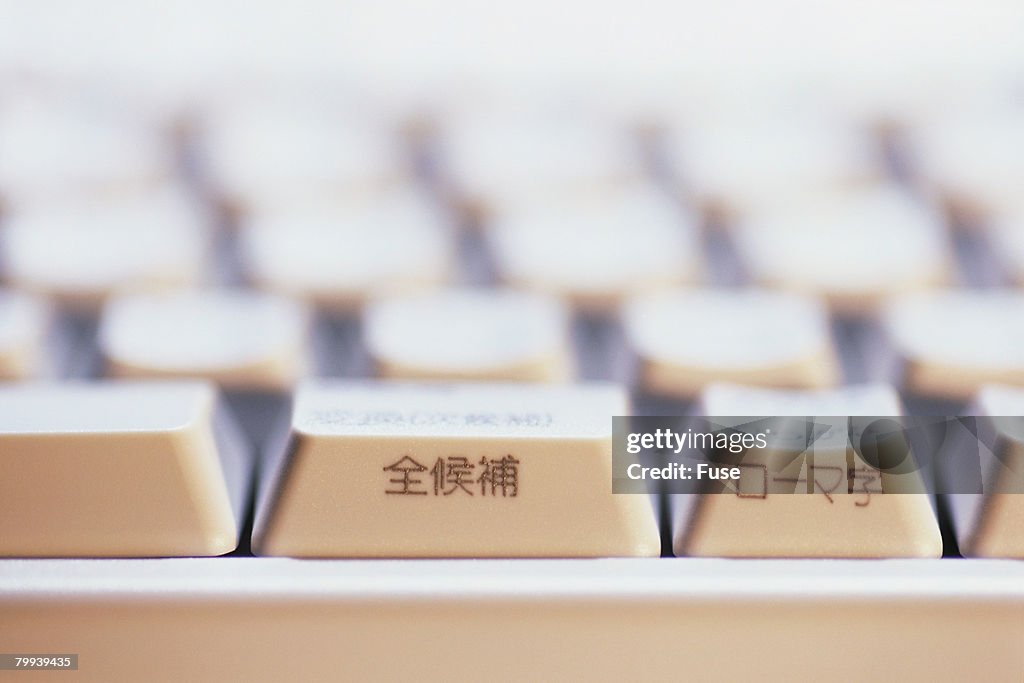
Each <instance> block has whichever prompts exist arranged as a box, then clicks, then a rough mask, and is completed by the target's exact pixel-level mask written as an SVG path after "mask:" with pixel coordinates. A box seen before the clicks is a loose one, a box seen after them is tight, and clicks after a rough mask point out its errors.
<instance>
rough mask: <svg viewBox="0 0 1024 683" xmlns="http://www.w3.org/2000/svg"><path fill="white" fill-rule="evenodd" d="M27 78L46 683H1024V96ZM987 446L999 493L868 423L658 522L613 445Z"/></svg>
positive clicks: (31, 351) (13, 477)
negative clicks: (884, 461) (811, 440)
mask: <svg viewBox="0 0 1024 683" xmlns="http://www.w3.org/2000/svg"><path fill="white" fill-rule="evenodd" d="M2 56H3V55H2V49H0V199H2V207H0V208H2V213H0V282H2V284H0V680H7V679H8V678H10V679H17V680H21V678H25V679H33V680H34V679H40V680H55V681H61V680H83V681H200V680H211V681H216V680H220V681H223V680H232V681H282V680H296V681H320V680H345V681H348V680H352V681H364V680H366V681H371V680H421V679H423V680H595V681H606V680H607V681H622V680H678V679H684V680H698V681H737V680H769V681H784V680H823V679H827V680H836V681H847V680H848V681H855V680H856V681H860V680H869V679H875V680H909V681H933V680H943V681H944V680H983V681H1020V680H1022V679H1024V654H1022V649H1021V646H1022V644H1024V564H1021V562H1020V559H1021V558H1024V497H1022V494H1021V491H1022V490H1024V478H1022V475H1021V471H1022V467H1024V463H1022V462H1021V457H1022V453H1021V448H1022V446H1021V444H1022V443H1024V427H1021V423H1022V421H1024V418H1022V417H1021V416H1022V415H1024V388H1021V387H1024V357H1022V353H1024V352H1022V351H1021V349H1024V331H1022V325H1024V307H1022V305H1021V303H1022V301H1024V299H1022V296H1024V294H1022V293H1021V291H1020V289H1019V286H1020V283H1021V281H1022V278H1021V273H1024V219H1022V217H1024V199H1022V197H1021V196H1020V195H1021V189H1022V188H1024V147H1022V146H1021V143H1022V139H1024V138H1022V136H1021V122H1022V121H1024V109H1022V108H1021V105H1020V103H1019V102H1015V101H1014V100H1013V97H1011V96H1010V94H1012V93H1011V91H1012V84H1010V83H1001V85H1002V86H1005V90H1006V93H1003V92H1002V91H1000V92H999V93H997V94H995V95H993V96H992V98H991V101H985V102H978V101H977V100H973V101H967V102H961V103H960V104H961V105H962V106H960V107H959V108H957V107H956V106H952V107H950V108H948V109H947V108H944V107H937V106H935V102H934V100H933V99H931V94H932V93H928V96H922V98H921V99H922V101H921V102H918V103H917V104H918V105H919V106H917V107H914V106H911V103H910V102H909V101H910V100H911V99H912V98H913V93H911V92H908V93H904V96H905V97H903V98H895V101H899V102H902V103H903V105H905V106H903V108H900V107H896V108H895V109H892V108H888V107H883V106H881V105H880V104H879V103H878V101H876V100H872V99H871V98H869V97H867V94H865V98H864V101H860V102H855V101H852V100H850V99H848V98H845V97H838V96H836V95H835V93H816V94H815V95H814V96H813V97H810V98H809V97H808V96H807V95H806V93H804V94H801V95H800V96H794V95H792V93H790V94H785V93H781V92H776V93H774V94H772V95H771V96H770V97H768V98H767V99H765V93H764V92H762V91H760V90H758V92H757V93H756V94H755V93H754V92H753V91H751V93H750V95H749V97H743V96H737V95H736V94H735V93H732V94H730V96H729V97H723V98H721V101H716V102H705V101H703V100H700V99H699V98H695V99H690V100H688V101H686V102H685V106H683V107H679V106H678V104H679V101H678V100H679V99H680V96H679V95H678V93H670V92H668V90H667V89H666V90H665V92H663V93H662V94H663V95H664V97H663V98H654V101H655V102H656V103H658V104H660V105H663V106H661V107H660V108H659V106H651V103H650V102H646V103H644V106H642V107H641V106H640V103H639V102H633V101H626V100H628V98H620V99H619V100H616V98H615V94H614V92H612V93H609V92H605V91H600V88H598V89H597V90H598V92H588V91H587V90H586V88H582V87H581V90H582V91H583V92H584V93H585V96H583V97H580V96H578V95H579V91H578V90H573V91H572V93H571V94H572V97H570V96H569V94H570V93H569V90H570V89H568V88H567V89H566V92H562V90H561V89H558V88H556V89H554V90H545V89H537V90H531V89H527V88H512V90H511V94H510V93H509V92H502V93H492V92H486V91H484V92H481V91H479V90H477V89H473V88H466V89H465V90H464V91H458V92H452V93H450V96H448V97H439V96H438V95H437V93H432V97H431V98H426V99H424V100H423V101H419V102H417V101H416V100H415V98H409V97H407V96H406V97H403V98H396V101H398V100H399V99H400V100H401V102H402V105H401V106H399V107H395V106H385V105H381V102H382V101H385V102H386V101H387V98H380V99H379V100H376V99H375V100H372V101H371V100H369V99H367V98H365V97H363V96H362V95H361V94H357V93H350V92H349V91H348V90H347V89H346V87H345V86H346V84H345V83H344V82H342V81H343V80H344V79H338V82H330V81H329V87H328V86H323V87H319V86H318V87H314V88H305V87H301V86H299V85H296V84H294V83H287V84H284V86H282V83H281V82H280V81H274V79H270V78H268V79H265V80H257V81H256V82H252V81H247V80H244V79H240V80H239V81H238V82H232V83H230V84H227V83H221V84H220V86H219V87H214V88H210V87H197V88H190V89H185V90H175V91H173V93H172V94H173V96H171V95H169V100H164V99H160V98H157V99H155V100H154V99H153V98H152V97H150V94H149V93H147V94H145V95H144V94H143V92H142V90H139V91H138V92H134V91H132V90H131V89H130V88H129V89H125V88H123V87H121V86H120V85H119V86H118V87H113V84H105V83H103V82H102V79H99V81H97V80H96V79H88V78H70V79H69V78H67V77H66V76H62V77H59V78H55V77H51V76H49V75H41V74H36V73H34V72H33V73H30V74H28V75H26V74H23V73H17V74H10V73H7V72H6V71H5V70H4V69H3V68H2V67H3V65H4V62H3V59H2ZM321 85H322V84H321ZM577 85H580V84H577ZM748 85H749V84H748ZM382 87H383V86H382ZM456 90H457V89H456ZM771 90H772V89H771V88H765V91H771ZM648 94H650V93H648ZM1004 94H1005V95H1006V96H1005V97H1003V95H1004ZM682 99H684V100H685V99H686V98H685V97H682ZM439 101H440V104H439ZM942 102H944V103H948V102H954V103H955V102H956V98H954V97H947V98H942ZM872 105H874V107H873V106H872ZM641 110H642V114H643V115H642V116H641V115H640V112H641ZM960 414H966V415H976V416H979V420H978V421H977V422H976V423H974V422H972V423H971V425H972V426H976V427H977V432H978V433H977V434H976V435H975V436H976V437H977V441H978V442H979V443H984V444H985V445H986V446H988V447H989V448H988V451H986V453H987V455H988V456H991V457H989V458H988V459H987V460H984V461H983V467H982V472H983V484H984V491H983V492H982V491H981V490H979V491H973V490H970V491H968V490H966V489H965V490H963V491H962V492H961V491H960V490H959V489H957V490H952V489H950V488H948V487H947V489H946V490H947V491H949V492H945V493H942V494H936V493H935V491H934V490H931V489H929V488H928V486H929V482H926V481H925V480H924V475H923V474H922V472H921V471H918V470H912V471H909V472H899V473H893V472H884V473H879V471H878V470H877V469H876V468H874V467H872V466H869V464H868V463H866V462H865V461H864V459H863V458H861V457H860V455H857V454H854V453H853V449H852V447H851V446H850V445H849V443H848V441H847V439H846V436H845V432H843V433H842V439H840V441H838V442H830V441H828V440H827V439H823V440H820V441H819V442H816V443H815V448H814V461H813V463H812V464H809V465H808V464H806V463H804V461H803V460H793V458H794V457H796V456H797V455H799V452H801V451H803V450H804V448H802V447H801V448H797V449H796V452H795V453H791V452H789V451H787V450H786V449H785V448H782V449H776V450H774V451H772V452H771V453H769V454H767V455H766V456H765V458H764V460H749V459H748V460H746V461H744V462H743V463H742V464H743V476H744V477H750V476H752V475H753V476H755V478H756V477H757V476H761V475H762V474H763V476H764V478H763V481H762V480H757V481H755V482H754V483H757V484H759V485H760V486H761V489H759V490H755V493H753V494H751V493H750V490H749V489H745V490H742V491H741V490H740V489H739V488H737V489H736V490H735V491H733V490H732V489H729V488H728V485H726V484H722V485H721V487H720V490H719V489H716V490H715V492H711V491H710V490H704V489H702V490H700V491H698V490H697V489H694V490H693V491H689V492H680V491H679V490H678V489H675V488H672V487H671V486H669V485H667V484H664V483H660V484H652V485H651V487H650V489H649V491H648V492H646V494H645V493H640V494H630V493H617V492H613V479H614V477H615V476H616V475H615V471H614V467H615V461H614V458H613V455H612V454H613V450H614V448H615V447H616V443H615V441H616V439H617V438H618V437H617V435H616V433H615V431H614V429H613V420H612V418H613V416H623V415H637V416H644V415H649V416H738V415H752V416H833V419H839V418H845V416H865V415H874V416H891V417H893V418H895V417H897V416H900V415H936V416H953V415H960ZM835 416H839V417H838V418H836V417H835ZM820 419H821V420H824V421H827V420H828V419H829V418H828V417H822V418H820ZM836 424H838V425H841V427H840V429H842V428H843V427H845V419H841V420H840V422H837V423H836ZM975 445H976V444H975ZM794 462H795V463H796V464H795V465H793V464H792V463H794ZM787 463H788V464H787ZM639 464H640V465H643V466H644V467H648V468H652V467H654V468H656V467H658V466H661V465H663V464H664V463H662V462H653V463H652V462H648V461H644V462H641V463H639ZM728 466H731V463H723V464H722V467H723V468H725V469H728ZM769 472H771V473H773V475H774V476H773V477H772V478H769ZM945 474H946V475H947V476H952V475H950V473H945ZM744 481H745V482H747V483H749V482H750V481H752V480H747V479H745V480H744ZM755 489H756V487H755ZM23 660H24V661H23ZM36 660H39V661H40V662H42V663H37V662H36ZM44 660H45V661H44ZM24 668H36V669H41V670H37V671H35V672H34V673H32V674H28V673H24V672H21V671H15V669H24ZM61 669H72V670H70V671H67V670H63V671H62V670H61Z"/></svg>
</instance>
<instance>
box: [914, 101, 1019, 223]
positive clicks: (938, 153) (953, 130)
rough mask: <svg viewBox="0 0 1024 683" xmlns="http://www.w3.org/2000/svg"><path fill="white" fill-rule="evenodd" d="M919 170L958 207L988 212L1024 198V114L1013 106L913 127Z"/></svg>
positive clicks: (972, 213)
mask: <svg viewBox="0 0 1024 683" xmlns="http://www.w3.org/2000/svg"><path fill="white" fill-rule="evenodd" d="M910 144H911V145H912V147H913V155H914V160H915V163H916V166H917V169H916V170H917V172H918V174H919V176H920V180H921V182H922V183H923V184H924V186H925V187H926V188H927V189H929V190H932V191H935V192H938V193H939V194H941V195H942V196H943V197H944V198H945V199H946V200H947V201H948V202H949V203H950V205H951V206H952V208H953V209H954V211H956V212H958V213H959V214H961V215H962V216H964V217H966V218H969V219H972V218H973V219H976V218H979V217H980V218H985V217H988V216H990V215H992V214H994V213H998V212H1000V211H1002V210H1005V209H1008V208H1013V207H1015V206H1018V205H1019V204H1020V201H1021V200H1020V190H1021V182H1022V179H1024V157H1022V155H1021V150H1022V149H1024V119H1022V117H1021V113H1020V111H1017V110H1014V109H1012V108H1010V107H1009V106H1007V107H1005V108H1001V109H1000V108H996V107H994V106H981V107H977V108H975V109H968V110H962V111H953V112H950V113H947V114H945V115H943V116H938V117H934V118H933V119H932V121H931V122H929V123H923V124H922V125H921V126H919V127H918V128H916V129H915V130H913V131H911V135H910Z"/></svg>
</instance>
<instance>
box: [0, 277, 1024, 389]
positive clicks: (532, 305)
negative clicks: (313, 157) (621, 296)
mask: <svg viewBox="0 0 1024 683" xmlns="http://www.w3.org/2000/svg"><path fill="white" fill-rule="evenodd" d="M49 320H50V316H49V315H48V313H47V311H46V307H45V306H44V305H43V304H40V303H39V302H38V301H37V300H36V299H33V298H31V297H29V296H26V295H22V294H16V293H11V292H4V293H0V375H2V376H3V377H5V378H30V377H35V376H47V375H49V376H55V375H56V376H62V375H68V374H74V373H68V372H67V371H66V370H65V369H62V367H61V366H60V362H61V361H60V358H61V356H60V353H61V351H62V350H65V351H66V347H67V345H68V344H73V343H74V342H72V341H69V340H68V339H65V338H64V337H65V336H66V335H67V331H66V329H65V327H63V326H55V327H52V328H51V326H50V325H49V323H48V321H49ZM314 321H315V318H314V316H313V314H312V311H311V309H310V307H309V306H307V305H305V304H303V303H301V302H299V301H298V300H295V299H291V298H288V297H284V296H279V295H274V294H263V293H258V292H254V291H249V290H239V289H220V290H189V291H182V292H172V293H157V294H147V293H134V294H119V295H116V296H114V297H112V298H111V299H110V300H109V301H108V302H107V303H106V305H105V307H104V309H103V312H102V315H101V317H100V321H99V328H98V334H97V345H98V351H99V355H100V356H101V357H102V359H103V360H104V361H105V367H106V373H107V374H109V375H111V376H115V377H205V378H209V379H213V380H215V381H218V382H220V383H221V384H223V385H225V386H230V387H233V388H237V389H280V388H284V387H288V386H290V385H292V384H293V383H294V382H296V381H297V380H298V379H300V378H302V377H304V376H309V375H321V376H323V375H338V374H340V375H348V376H366V375H368V374H373V373H376V374H377V375H378V376H382V377H390V378H407V379H463V380H517V381H541V382H564V381H570V380H574V379H595V378H597V379H615V380H618V381H626V382H634V381H635V383H636V384H638V385H639V387H640V388H642V389H646V390H648V391H650V392H651V393H653V394H658V395H666V396H674V397H680V398H689V397H692V396H694V395H695V394H696V393H697V392H698V391H699V390H700V389H701V388H702V387H703V386H704V385H705V384H708V383H710V382H715V381H732V382H740V383H745V384H751V385H759V386H769V387H790V388H808V389H811V388H827V387H831V386H837V385H839V384H840V383H842V382H843V380H844V377H843V368H842V364H841V362H840V359H839V356H838V353H837V345H836V344H834V342H833V334H832V329H831V328H830V325H829V321H828V316H827V313H826V309H825V308H824V307H823V306H822V305H821V304H820V303H818V302H817V301H815V300H814V299H812V298H809V297H805V296H801V295H797V294H788V293H783V292H776V291H771V290H762V289H718V290H707V289H670V290H665V291H662V292H658V293H653V294H648V295H640V296H638V297H635V298H633V299H630V300H629V301H628V302H627V303H626V304H625V306H624V308H623V314H622V316H621V324H619V323H616V322H612V323H608V324H607V325H606V326H605V327H603V328H598V329H597V330H596V331H594V330H592V331H591V332H592V334H593V335H604V336H605V341H604V342H602V343H607V344H609V345H611V346H612V347H613V348H612V349H611V350H610V351H609V362H610V365H609V366H608V367H604V368H599V369H598V371H596V372H593V371H587V372H583V371H581V369H580V367H579V365H578V361H579V360H580V359H579V357H578V355H577V353H576V350H577V349H576V347H575V346H574V331H575V330H577V329H579V327H578V325H574V323H573V320H572V318H571V316H570V314H569V311H568V309H567V307H566V306H565V305H564V304H562V303H561V302H559V301H558V300H557V299H555V298H552V297H548V296H544V295H540V294H531V293H525V292H518V291H515V290H490V289H479V288H475V289H439V290H435V291H432V292H428V293H422V294H410V295H403V296H393V297H387V298H381V299H375V300H374V301H372V302H371V303H369V304H367V306H366V307H365V309H364V311H363V314H362V324H361V326H358V325H357V326H356V330H357V332H356V336H357V339H355V340H354V341H352V340H350V341H352V343H353V344H354V346H352V347H351V348H342V347H341V346H340V342H339V337H338V335H332V334H330V333H329V330H327V331H325V329H324V325H325V323H323V322H322V321H321V322H319V323H315V322H314ZM870 329H875V330H876V331H877V332H878V335H877V340H876V342H875V343H873V344H872V345H871V346H870V347H868V348H863V349H859V352H860V353H862V354H864V355H870V356H872V357H873V358H874V359H875V360H876V361H879V362H876V364H875V366H874V367H875V368H876V371H875V376H873V377H872V376H869V377H866V378H865V377H860V378H853V379H854V380H860V381H863V380H864V379H874V380H876V381H877V380H889V381H896V380H897V378H899V377H901V378H902V384H903V386H904V387H905V388H906V389H908V390H909V391H911V392H913V393H915V394H919V395H923V396H934V397H941V398H948V399H954V400H961V399H964V398H965V397H967V396H969V395H971V394H973V393H974V392H975V391H977V390H978V388H979V387H980V386H981V385H983V384H985V383H988V382H1001V383H1005V384H1018V385H1024V356H1022V355H1021V354H1022V353H1024V351H1022V349H1024V295H1022V294H1020V293H1018V292H1011V291H1004V290H955V291H948V290H947V291H934V292H926V293H920V294H911V295H905V296H902V297H899V298H897V299H894V300H892V301H890V302H889V303H888V304H887V305H886V307H885V309H884V312H883V316H882V318H881V322H880V324H879V325H878V326H877V327H873V328H870ZM618 335H623V336H624V341H623V342H622V343H621V344H620V343H619V341H620V340H619V338H618ZM594 341H595V338H587V339H584V343H585V344H592V343H593V342H594ZM597 341H598V342H600V341H601V340H600V339H597ZM324 345H326V347H325V346H324ZM318 349H319V351H318ZM343 355H348V356H351V358H348V359H347V360H348V362H349V364H348V365H346V366H344V367H349V368H356V367H357V363H358V362H359V359H358V356H361V355H366V356H368V360H369V361H370V362H369V363H366V364H365V366H366V367H363V369H361V370H351V371H341V372H334V371H331V370H330V369H329V368H328V365H327V363H328V361H325V360H324V359H325V357H327V358H330V359H332V360H333V361H334V362H335V365H334V367H338V366H337V362H338V361H339V360H340V358H339V357H340V356H343ZM887 358H888V359H890V360H892V361H893V362H898V363H899V362H901V363H900V364H899V365H898V366H894V365H893V364H892V363H882V362H880V361H881V360H883V359H887ZM615 361H622V362H621V363H619V364H617V365H616V364H615ZM630 361H634V362H632V363H631V362H630ZM48 364H49V366H48ZM64 367H66V366H64ZM845 379H846V381H850V379H851V378H849V377H847V378H845Z"/></svg>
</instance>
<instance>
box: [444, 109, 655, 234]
mask: <svg viewBox="0 0 1024 683" xmlns="http://www.w3.org/2000/svg"><path fill="white" fill-rule="evenodd" d="M441 138H442V139H441V145H442V152H441V155H442V160H441V166H442V171H441V173H442V175H443V177H444V178H445V183H446V185H447V187H446V191H447V192H448V193H449V194H450V195H451V196H453V197H454V199H455V201H456V203H457V204H459V205H461V206H462V207H463V208H465V209H467V210H468V211H469V212H470V213H472V214H480V213H483V214H484V215H490V213H491V212H495V211H499V210H505V209H514V208H517V207H521V206H530V205H536V204H540V205H543V204H544V203H545V202H547V201H550V200H552V199H555V200H558V199H561V198H563V197H565V196H566V195H575V196H580V197H583V198H588V197H600V196H601V194H603V193H604V192H606V191H608V190H612V189H615V188H617V187H619V186H621V185H622V184H628V183H629V182H631V181H634V182H635V181H636V180H637V179H639V178H641V177H643V169H642V167H641V164H640V155H639V151H638V149H634V147H633V141H632V140H631V139H630V137H629V134H628V132H627V131H626V130H624V129H623V130H618V129H616V128H615V127H614V126H613V125H612V124H611V122H609V121H604V120H602V119H601V118H600V117H597V116H593V115H590V116H588V115H585V114H581V113H579V112H575V113H570V112H567V111H566V112H562V111H523V110H516V109H515V108H512V109H505V110H502V111H500V112H497V111H477V112H472V113H462V114H455V115H453V116H452V117H450V119H449V121H448V125H447V126H446V127H445V129H444V130H443V132H442V135H441Z"/></svg>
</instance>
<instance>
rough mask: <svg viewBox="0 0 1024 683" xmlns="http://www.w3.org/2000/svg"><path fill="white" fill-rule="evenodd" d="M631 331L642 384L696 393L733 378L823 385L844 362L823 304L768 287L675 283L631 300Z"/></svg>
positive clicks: (786, 384)
mask: <svg viewBox="0 0 1024 683" xmlns="http://www.w3.org/2000/svg"><path fill="white" fill-rule="evenodd" d="M623 320H624V325H625V330H626V335H627V338H628V340H629V343H630V346H631V347H632V349H633V353H634V355H635V356H636V358H637V362H638V369H637V373H638V379H639V382H640V384H641V386H642V387H643V388H645V389H646V390H648V391H651V392H653V393H656V394H663V395H668V396H679V397H684V398H685V397H692V396H694V395H696V394H697V392H699V391H700V390H701V389H702V388H703V387H704V385H706V384H708V383H710V382H715V381H732V382H741V383H748V384H757V385H763V386H776V387H792V388H809V389H810V388H825V387H828V386H830V385H833V384H835V383H836V382H837V381H838V378H839V369H838V365H837V361H836V358H835V353H834V350H833V348H832V342H831V338H830V336H829V330H828V321H827V316H826V313H825V310H824V308H823V307H822V306H821V305H820V304H819V303H818V302H817V301H815V300H813V299H810V298H806V297H803V296H800V295H796V294H787V293H783V292H771V291H767V290H676V291H670V292H663V293H658V294H651V295H645V296H642V297H637V298H635V299H633V300H631V301H630V302H629V303H628V304H627V305H626V308H625V310H624V314H623Z"/></svg>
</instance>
